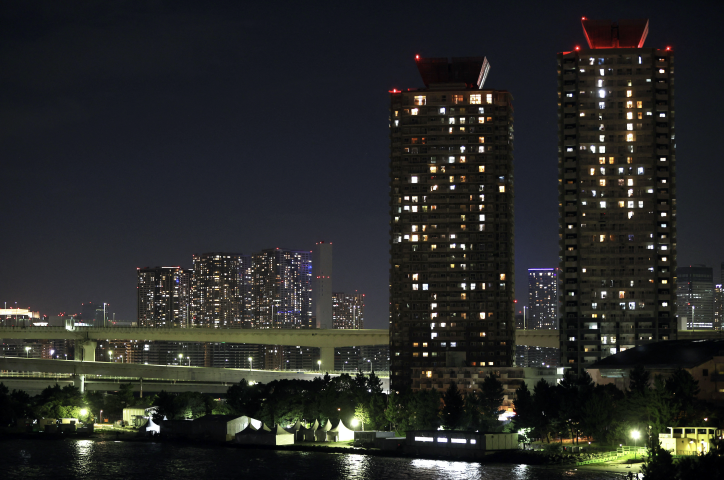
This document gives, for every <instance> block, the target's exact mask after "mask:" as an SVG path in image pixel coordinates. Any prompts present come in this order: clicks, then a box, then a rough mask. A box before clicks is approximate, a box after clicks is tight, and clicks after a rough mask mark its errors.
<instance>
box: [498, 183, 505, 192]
mask: <svg viewBox="0 0 724 480" xmlns="http://www.w3.org/2000/svg"><path fill="white" fill-rule="evenodd" d="M498 191H499V192H500V193H505V185H499V186H498Z"/></svg>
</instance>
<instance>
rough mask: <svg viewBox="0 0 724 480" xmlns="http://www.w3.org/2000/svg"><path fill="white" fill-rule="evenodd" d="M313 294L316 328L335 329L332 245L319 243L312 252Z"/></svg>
mask: <svg viewBox="0 0 724 480" xmlns="http://www.w3.org/2000/svg"><path fill="white" fill-rule="evenodd" d="M312 265H313V267H314V272H313V275H312V294H313V302H312V303H313V306H314V310H313V312H314V317H315V319H316V324H315V327H316V328H336V327H334V320H333V319H334V312H333V306H332V304H333V298H332V297H333V295H334V294H333V293H332V244H331V243H325V242H317V243H316V244H315V245H314V249H313V250H312Z"/></svg>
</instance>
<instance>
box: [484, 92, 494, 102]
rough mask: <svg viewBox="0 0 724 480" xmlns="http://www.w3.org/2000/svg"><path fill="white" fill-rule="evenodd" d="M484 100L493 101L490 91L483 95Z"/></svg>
mask: <svg viewBox="0 0 724 480" xmlns="http://www.w3.org/2000/svg"><path fill="white" fill-rule="evenodd" d="M485 101H486V102H487V103H493V94H492V93H488V94H487V95H485Z"/></svg>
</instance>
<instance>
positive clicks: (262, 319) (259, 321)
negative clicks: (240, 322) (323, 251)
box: [252, 248, 312, 328]
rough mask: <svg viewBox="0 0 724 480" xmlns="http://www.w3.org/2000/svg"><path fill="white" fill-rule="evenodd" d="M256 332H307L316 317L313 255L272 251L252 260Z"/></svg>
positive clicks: (281, 249)
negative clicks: (313, 290) (311, 320)
mask: <svg viewBox="0 0 724 480" xmlns="http://www.w3.org/2000/svg"><path fill="white" fill-rule="evenodd" d="M252 269H253V275H252V277H253V278H252V291H253V292H252V295H253V296H254V303H255V310H254V324H253V327H254V328H306V327H308V325H309V319H310V317H311V315H312V292H311V285H312V253H311V252H309V251H303V250H301V251H297V250H288V249H284V248H270V249H267V250H262V252H261V253H257V254H255V255H253V256H252Z"/></svg>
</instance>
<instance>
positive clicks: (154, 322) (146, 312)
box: [136, 267, 191, 328]
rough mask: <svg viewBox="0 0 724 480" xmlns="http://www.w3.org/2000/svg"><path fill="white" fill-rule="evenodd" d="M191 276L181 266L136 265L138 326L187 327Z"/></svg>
mask: <svg viewBox="0 0 724 480" xmlns="http://www.w3.org/2000/svg"><path fill="white" fill-rule="evenodd" d="M190 277H191V272H190V271H189V270H187V269H184V268H181V267H146V268H139V269H137V285H136V290H137V297H138V317H137V318H138V326H140V327H158V328H163V327H181V328H186V327H188V325H189V322H188V319H189V317H190V315H189V314H190V299H191V296H190V293H191V292H190Z"/></svg>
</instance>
